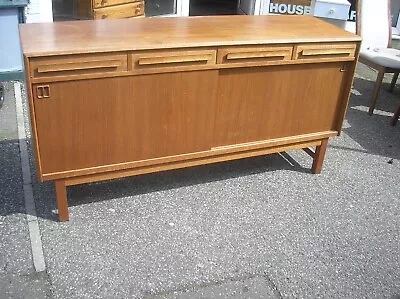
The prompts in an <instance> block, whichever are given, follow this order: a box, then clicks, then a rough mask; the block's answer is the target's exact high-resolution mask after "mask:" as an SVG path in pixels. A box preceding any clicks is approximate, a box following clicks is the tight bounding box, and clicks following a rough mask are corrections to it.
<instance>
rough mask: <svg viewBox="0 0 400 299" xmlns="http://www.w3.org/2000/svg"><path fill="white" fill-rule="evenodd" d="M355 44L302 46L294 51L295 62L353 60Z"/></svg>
mask: <svg viewBox="0 0 400 299" xmlns="http://www.w3.org/2000/svg"><path fill="white" fill-rule="evenodd" d="M355 53H356V44H354V43H339V44H336V43H329V44H302V45H298V46H297V47H296V50H295V59H296V60H317V61H318V60H321V61H322V60H323V61H346V60H354V58H355Z"/></svg>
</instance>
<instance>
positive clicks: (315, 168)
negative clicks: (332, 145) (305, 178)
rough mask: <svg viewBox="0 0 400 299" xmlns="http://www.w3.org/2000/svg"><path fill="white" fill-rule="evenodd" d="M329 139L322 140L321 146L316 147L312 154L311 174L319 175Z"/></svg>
mask: <svg viewBox="0 0 400 299" xmlns="http://www.w3.org/2000/svg"><path fill="white" fill-rule="evenodd" d="M328 140H329V138H326V139H323V140H322V143H321V145H319V146H317V148H316V150H315V154H314V161H313V165H312V168H311V171H312V173H315V174H318V173H321V169H322V164H323V163H324V158H325V152H326V147H327V145H328Z"/></svg>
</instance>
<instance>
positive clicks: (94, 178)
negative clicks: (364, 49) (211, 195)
mask: <svg viewBox="0 0 400 299" xmlns="http://www.w3.org/2000/svg"><path fill="white" fill-rule="evenodd" d="M319 145H321V141H308V142H302V143H297V144H286V145H280V146H276V147H274V146H273V147H269V148H259V149H253V150H249V151H245V152H233V153H228V154H225V155H220V156H218V155H213V156H208V157H203V158H200V159H191V160H186V161H182V160H178V161H176V162H173V163H170V164H161V165H149V166H144V167H141V168H131V169H124V170H118V171H111V172H104V173H101V172H99V173H94V174H91V175H85V176H82V177H71V178H68V179H66V180H65V181H66V185H68V186H71V185H79V184H85V183H91V182H98V181H104V180H111V179H116V178H122V177H127V176H134V175H141V174H146V173H152V172H160V171H166V170H171V169H179V168H186V167H193V166H198V165H205V164H211V163H218V162H224V161H231V160H237V159H244V158H249V157H257V156H262V155H268V154H273V153H279V152H285V151H290V150H296V149H301V148H303V147H312V146H319Z"/></svg>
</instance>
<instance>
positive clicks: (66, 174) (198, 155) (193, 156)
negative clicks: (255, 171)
mask: <svg viewBox="0 0 400 299" xmlns="http://www.w3.org/2000/svg"><path fill="white" fill-rule="evenodd" d="M337 135H338V132H335V131H329V132H318V133H312V134H305V135H300V136H290V137H284V138H276V139H271V140H262V141H258V142H249V143H244V144H236V145H230V146H221V147H214V148H211V149H210V150H206V151H201V152H194V153H189V154H180V155H174V156H168V157H160V158H153V159H146V160H139V161H130V162H124V163H119V164H112V165H100V166H96V167H89V168H83V169H78V170H69V171H61V172H56V173H48V174H44V175H43V179H42V180H43V181H48V180H56V179H62V178H71V177H78V176H79V177H82V176H86V175H93V174H96V173H105V172H108V173H109V172H115V171H121V170H127V169H139V168H140V169H144V168H146V169H148V168H152V167H165V169H167V167H168V166H169V165H175V164H181V163H185V161H193V160H196V161H203V160H204V161H206V160H209V159H210V157H213V156H219V157H223V156H228V157H230V156H231V155H233V154H234V155H236V154H238V155H240V156H241V157H244V156H243V155H245V154H246V153H248V152H259V151H261V150H263V149H269V148H274V149H275V150H277V151H280V149H282V148H284V147H285V146H287V145H291V146H295V145H299V144H302V145H304V144H309V143H313V142H315V140H322V139H325V138H329V137H333V136H337ZM317 143H318V145H319V144H320V141H317ZM298 148H300V147H298ZM228 160H229V158H226V160H224V161H228ZM198 165H200V164H198Z"/></svg>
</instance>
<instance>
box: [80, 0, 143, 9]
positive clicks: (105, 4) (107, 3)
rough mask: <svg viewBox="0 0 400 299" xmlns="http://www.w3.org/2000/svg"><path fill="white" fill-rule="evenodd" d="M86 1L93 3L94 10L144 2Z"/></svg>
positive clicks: (125, 0)
mask: <svg viewBox="0 0 400 299" xmlns="http://www.w3.org/2000/svg"><path fill="white" fill-rule="evenodd" d="M86 1H93V7H94V8H102V7H108V6H114V5H120V4H126V3H132V2H143V1H140V0H86Z"/></svg>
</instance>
